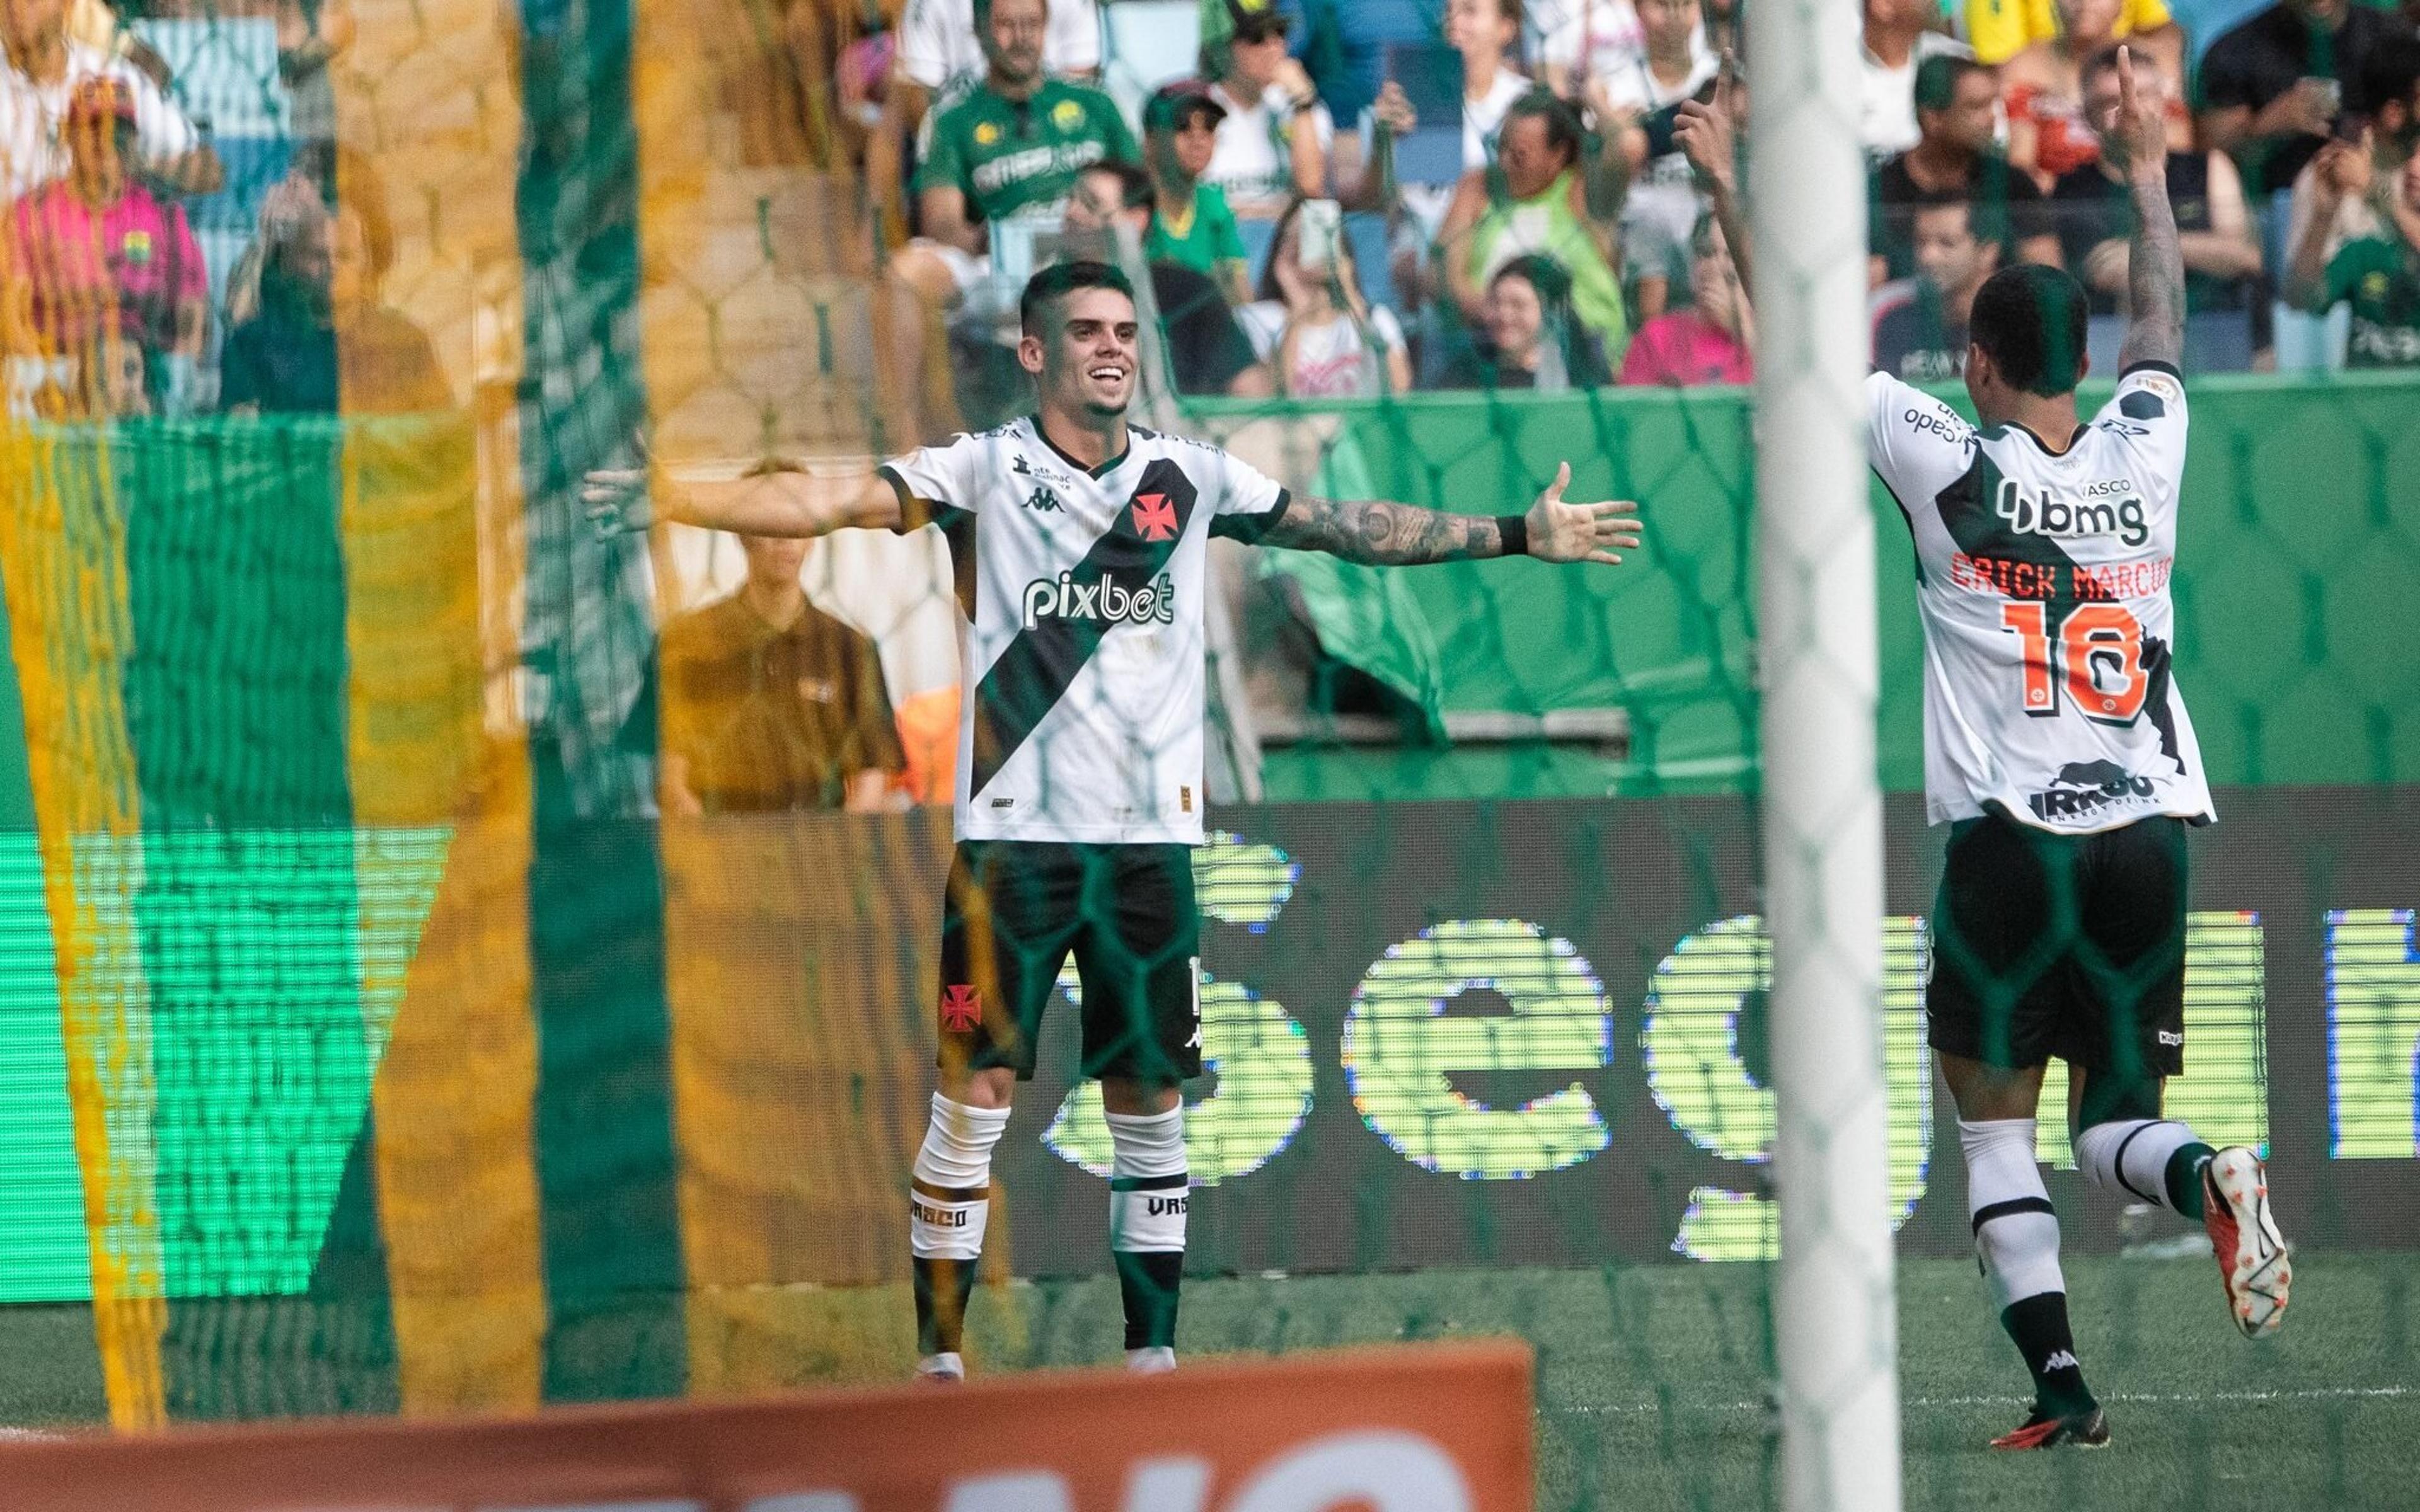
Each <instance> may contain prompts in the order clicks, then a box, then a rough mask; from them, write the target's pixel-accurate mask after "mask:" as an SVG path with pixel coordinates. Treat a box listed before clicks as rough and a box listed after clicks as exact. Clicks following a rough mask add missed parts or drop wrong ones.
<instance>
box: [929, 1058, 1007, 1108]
mask: <svg viewBox="0 0 2420 1512" xmlns="http://www.w3.org/2000/svg"><path fill="white" fill-rule="evenodd" d="M940 1092H941V1095H942V1096H943V1097H946V1098H948V1099H949V1100H950V1101H951V1102H953V1103H963V1104H965V1105H966V1106H968V1107H970V1108H1005V1107H1007V1106H1008V1105H1009V1104H1010V1103H1013V1102H1015V1101H1016V1068H1015V1067H1013V1066H986V1067H985V1068H984V1069H982V1070H981V1071H961V1072H958V1073H957V1074H956V1075H954V1076H953V1075H950V1074H948V1073H946V1072H945V1073H944V1074H943V1075H942V1077H941V1087H940Z"/></svg>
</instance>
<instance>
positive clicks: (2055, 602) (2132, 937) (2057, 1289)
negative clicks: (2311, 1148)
mask: <svg viewBox="0 0 2420 1512" xmlns="http://www.w3.org/2000/svg"><path fill="white" fill-rule="evenodd" d="M2150 77H2154V78H2155V77H2156V75H2152V76H2150ZM2118 82H2119V85H2120V97H2121V98H2120V102H2119V104H2118V120H2117V123H2116V127H2117V129H2116V130H2115V131H2113V132H2112V133H2111V134H2110V135H2108V136H2106V137H2104V138H2103V140H2104V142H2106V143H2107V144H2109V147H2113V148H2115V149H2116V150H2117V151H2118V154H2119V155H2120V157H2121V158H2122V167H2123V170H2124V172H2125V176H2126V182H2127V184H2128V186H2129V187H2130V189H2131V190H2132V193H2133V202H2134V213H2135V226H2134V233H2133V241H2132V244H2131V250H2130V256H2131V263H2130V269H2129V279H2130V285H2129V287H2130V294H2131V300H2130V305H2129V318H2128V323H2127V328H2126V336H2125V341H2124V344H2123V346H2122V347H2120V350H2119V355H2118V361H2119V363H2120V364H2121V367H2122V371H2121V373H2120V375H2119V377H2118V392H2117V394H2116V396H2115V397H2113V398H2112V399H2111V400H2110V401H2109V403H2108V404H2107V405H2105V406H2103V407H2102V410H2101V412H2100V413H2099V414H2098V415H2096V416H2095V417H2094V418H2093V421H2092V423H2091V424H2088V425H2087V424H2081V423H2080V422H2079V420H2078V418H2077V414H2076V407H2075V385H2076V380H2077V379H2078V378H2082V377H2083V376H2084V372H2085V368H2086V359H2085V326H2086V299H2085V293H2084V289H2083V288H2082V287H2081V286H2080V285H2077V283H2076V282H2075V281H2074V280H2073V279H2072V278H2070V277H2069V276H2068V275H2067V274H2065V273H2063V272H2060V271H2058V270H2055V269H2049V268H2040V267H2033V266H2026V267H2019V268H2008V269H2003V270H2000V271H1999V272H1997V273H1995V274H1993V276H1992V278H1991V279H1990V280H1989V281H1988V282H1987V283H1985V284H1984V285H1983V287H1982V288H1981V289H1980V290H1979V291H1978V293H1977V295H1976V297H1975V308H1974V316H1973V320H1972V323H1971V325H1970V327H1969V345H1968V347H1967V351H1966V373H1965V378H1966V391H1967V393H1969V394H1970V395H1971V396H1972V397H1973V398H1974V401H1975V412H1976V414H1977V415H1978V418H1979V419H1980V420H1981V423H1982V428H1981V429H1980V430H1979V431H1978V429H1976V428H1975V427H1973V426H1970V425H1968V424H1966V422H1964V421H1963V420H1962V419H1960V418H1959V417H1958V415H1957V414H1956V413H1954V412H1953V411H1952V410H1951V409H1949V408H1948V406H1947V405H1944V404H1942V403H1940V402H1939V401H1937V400H1935V399H1932V398H1930V397H1928V396H1926V395H1925V394H1923V393H1918V392H1917V391H1916V390H1914V389H1911V388H1909V387H1908V386H1907V385H1905V384H1903V383H1900V382H1899V381H1898V380H1897V379H1895V378H1890V377H1888V376H1886V375H1884V374H1876V375H1874V376H1873V377H1871V378H1868V379H1867V396H1868V402H1869V413H1868V425H1869V445H1870V449H1871V455H1872V459H1873V467H1874V471H1876V472H1877V473H1879V474H1880V475H1881V477H1882V480H1883V482H1884V483H1885V485H1887V486H1889V488H1890V491H1891V493H1892V495H1893V496H1894V497H1896V498H1897V499H1898V501H1899V504H1900V509H1901V510H1902V511H1903V512H1904V513H1905V514H1906V516H1907V521H1908V529H1909V531H1910V532H1912V533H1913V534H1914V536H1915V538H1916V573H1917V579H1918V583H1917V590H1916V602H1917V606H1918V608H1919V609H1920V611H1921V614H1922V617H1923V622H1924V631H1925V663H1924V665H1925V680H1924V725H1925V729H1924V736H1925V792H1926V800H1927V811H1928V814H1929V816H1930V818H1931V821H1932V822H1933V823H1935V824H1942V823H1947V824H1948V825H1950V826H1951V828H1950V832H1949V849H1948V860H1947V869H1946V870H1945V872H1944V873H1943V876H1942V879H1941V893H1940V897H1939V899H1938V900H1937V901H1936V902H1935V903H1934V906H1933V917H1932V934H1933V940H1932V977H1931V986H1930V988H1929V989H1928V992H1927V1008H1928V1015H1929V1018H1930V1021H1931V1029H1930V1038H1931V1044H1932V1048H1933V1050H1934V1051H1935V1052H1936V1053H1937V1054H1938V1055H1939V1057H1940V1061H1941V1072H1942V1075H1943V1077H1944V1079H1945V1080H1947V1083H1948V1086H1949V1091H1950V1095H1951V1097H1952V1098H1954V1099H1955V1100H1956V1102H1957V1104H1958V1140H1959V1144H1960V1147H1961V1148H1962V1149H1963V1150H1964V1152H1965V1158H1966V1183H1967V1208H1968V1212H1969V1214H1970V1216H1971V1217H1972V1219H1973V1222H1974V1229H1975V1248H1976V1251H1977V1253H1978V1255H1979V1257H1981V1259H1982V1265H1983V1274H1984V1277H1985V1279H1986V1281H1987V1282H1988V1283H1989V1285H1990V1287H1991V1290H1992V1296H1993V1302H1994V1303H1995V1304H1997V1305H1998V1307H1999V1309H2000V1321H2001V1323H2002V1325H2003V1326H2004V1327H2006V1328H2007V1330H2008V1333H2009V1337H2010V1338H2011V1339H2013V1340H2015V1342H2016V1346H2017V1350H2018V1351H2019V1352H2020V1353H2021V1354H2023V1355H2024V1361H2025V1365H2026V1367H2027V1368H2028V1369H2029V1370H2030V1371H2031V1372H2032V1374H2033V1380H2034V1394H2035V1396H2034V1408H2033V1412H2032V1413H2031V1414H2030V1415H2029V1416H2028V1417H2027V1418H2026V1420H2025V1422H2024V1424H2023V1425H2022V1426H2021V1427H2018V1428H2016V1429H2015V1430H2014V1431H2012V1432H2010V1433H2009V1434H2007V1435H2006V1436H2004V1437H2002V1438H1999V1439H1996V1440H1994V1441H1993V1447H1995V1448H2002V1449H2039V1448H2046V1447H2049V1446H2051V1445H2053V1444H2058V1443H2082V1444H2102V1443H2108V1442H2109V1427H2108V1423H2107V1420H2106V1419H2105V1417H2104V1416H2103V1414H2102V1411H2101V1408H2100V1405H2099V1403H2098V1402H2097V1401H2096V1400H2095V1399H2094V1397H2093V1395H2092V1392H2091V1390H2090V1388H2088V1387H2087V1386H2086V1384H2085V1381H2084V1371H2083V1368H2082V1367H2081V1366H2080V1365H2078V1364H2077V1362H2076V1357H2075V1341H2074V1339H2073V1337H2072V1336H2071V1335H2070V1333H2069V1330H2068V1318H2067V1292H2066V1283H2065V1281H2064V1280H2063V1279H2062V1278H2061V1276H2060V1273H2059V1266H2058V1218H2057V1216H2056V1214H2055V1213H2054V1212H2053V1211H2052V1210H2051V1204H2050V1198H2049V1196H2048V1193H2047V1192H2046V1190H2045V1189H2044V1187H2043V1185H2042V1179H2041V1172H2040V1168H2039V1167H2038V1166H2037V1165H2036V1164H2035V1161H2034V1118H2035V1112H2036V1105H2037V1103H2039V1101H2040V1096H2041V1083H2042V1071H2043V1068H2044V1066H2045V1065H2046V1064H2047V1063H2048V1061H2049V1059H2050V1057H2053V1056H2056V1057H2059V1058H2060V1059H2062V1060H2064V1061H2066V1062H2067V1063H2068V1067H2069V1071H2070V1074H2071V1078H2072V1080H2071V1097H2070V1106H2069V1120H2070V1127H2071V1130H2072V1132H2073V1134H2074V1147H2075V1159H2076V1164H2077V1165H2080V1166H2082V1167H2083V1169H2084V1173H2085V1175H2086V1178H2087V1179H2088V1180H2091V1181H2092V1182H2093V1184H2094V1185H2096V1186H2099V1187H2102V1188H2103V1189H2105V1190H2112V1191H2117V1192H2122V1193H2124V1194H2126V1195H2127V1196H2130V1197H2132V1198H2133V1199H2135V1200H2137V1201H2141V1202H2147V1203H2153V1204H2157V1205H2159V1206H2162V1207H2164V1208H2168V1209H2170V1210H2171V1211H2175V1212H2177V1213H2179V1214H2180V1215H2182V1216H2183V1217H2185V1218H2188V1219H2198V1220H2200V1221H2201V1222H2202V1223H2203V1224H2204V1225H2205V1226H2206V1227H2207V1228H2208V1229H2209V1231H2210V1237H2211V1244H2212V1245H2213V1247H2214V1248H2215V1250H2216V1253H2217V1257H2218V1266H2219V1274H2220V1278H2221V1280H2222V1281H2223V1282H2224V1283H2225V1287H2226V1305H2227V1311H2228V1313H2229V1315H2230V1316H2231V1317H2232V1318H2233V1319H2234V1320H2235V1322H2236V1325H2237V1326H2238V1327H2239V1328H2241V1329H2242V1332H2243V1333H2244V1334H2245V1335H2251V1336H2257V1335H2262V1334H2266V1333H2268V1332H2269V1331H2270V1330H2272V1329H2273V1328H2275V1327H2276V1326H2277V1323H2278V1319H2279V1318H2280V1316H2281V1315H2282V1314H2283V1313H2284V1311H2285V1308H2286V1291H2287V1284H2288V1279H2289V1266H2288V1257H2287V1252H2286V1245H2285V1242H2284V1241H2283V1240H2281V1239H2280V1238H2279V1237H2278V1233H2277V1227H2276V1224H2275V1223H2274V1222H2273V1220H2272V1218H2271V1216H2270V1211H2269V1199H2268V1190H2269V1189H2268V1180H2269V1179H2268V1173H2267V1171H2266V1170H2265V1169H2264V1168H2263V1167H2262V1165H2261V1162H2260V1157H2259V1155H2258V1154H2257V1152H2255V1151H2253V1150H2251V1149H2244V1148H2242V1147H2240V1146H2238V1147H2234V1148H2230V1149H2215V1150H2214V1149H2211V1147H2210V1146H2209V1145H2207V1144H2204V1143H2203V1142H2202V1141H2201V1140H2199V1139H2197V1138H2195V1135H2194V1132H2193V1130H2191V1129H2189V1128H2187V1127H2186V1126H2185V1125H2184V1124H2182V1123H2180V1122H2178V1121H2176V1120H2175V1119H2164V1118H2162V1117H2161V1116H2160V1103H2161V1093H2162V1090H2163V1086H2164V1080H2165V1078H2167V1077H2169V1076H2173V1075H2176V1074H2177V1073H2179V1072H2181V1071H2182V1070H2183V1069H2184V976H2185V831H2186V829H2187V828H2188V827H2189V826H2192V825H2207V824H2210V823H2211V822H2212V821H2213V820H2214V819H2215V818H2216V815H2215V813H2214V812H2213V811H2212V810H2211V798H2210V787H2209V783H2208V781H2207V779H2206V777H2205V774H2204V773H2203V770H2202V764H2201V752H2200V750H2199V748H2197V747H2196V746H2195V742H2194V730H2193V722H2192V720H2190V719H2189V718H2187V717H2186V716H2185V706H2184V699H2183V697H2182V695H2181V694H2180V692H2179V691H2178V689H2177V686H2176V681H2175V678H2174V676H2173V675H2172V671H2171V669H2172V667H2173V665H2174V658H2173V655H2172V650H2171V637H2172V635H2173V634H2174V630H2173V624H2174V614H2173V611H2172V609H2171V608H2170V605H2169V601H2168V579H2169V573H2170V569H2171V567H2172V565H2173V563H2174V555H2175V550H2176V523H2177V503H2178V497H2179V488H2180V485H2181V483H2182V479H2183V473H2184V464H2185V423H2186V406H2185V391H2184V384H2183V381H2182V379H2181V378H2180V375H2179V373H2178V371H2177V365H2176V364H2177V358H2178V354H2179V351H2180V347H2181V345H2182V341H2183V332H2184V316H2185V284H2184V278H2185V270H2184V264H2183V261H2182V259H2181V257H2180V255H2179V253H2178V248H2177V223H2176V216H2175V214H2174V213H2173V212H2172V211H2171V209H2170V208H2169V205H2168V194H2167V187H2166V180H2165V177H2164V161H2165V151H2166V147H2165V130H2166V128H2165V125H2164V121H2163V118H2162V116H2161V100H2159V99H2158V98H2157V95H2156V93H2155V91H2154V90H2153V89H2152V88H2151V87H2149V84H2148V81H2147V82H2145V83H2143V84H2138V82H2137V78H2136V74H2135V70H2134V68H2133V60H2132V58H2131V57H2130V56H2128V55H2126V54H2120V55H2119V58H2118Z"/></svg>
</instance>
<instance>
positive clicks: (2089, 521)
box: [1993, 478, 2151, 546]
mask: <svg viewBox="0 0 2420 1512" xmlns="http://www.w3.org/2000/svg"><path fill="white" fill-rule="evenodd" d="M2133 486H2134V485H2133V480H2132V479H2116V480H2112V481H2110V482H2107V483H2091V484H2086V485H2085V486H2083V487H2082V488H2080V489H2078V490H2077V492H2079V493H2081V494H2082V495H2083V496H2084V497H2083V498H2081V499H2078V500H2076V501H2073V502H2070V501H2067V500H2066V499H2064V498H2062V497H2060V496H2059V495H2057V494H2055V493H2046V494H2043V495H2042V496H2041V497H2040V498H2039V499H2037V498H2035V497H2033V496H2031V495H2029V494H2027V493H2025V492H2024V490H2023V489H2021V488H2019V487H2018V486H2016V483H2015V482H2014V480H2012V479H2009V478H2002V479H2001V480H2000V491H1999V495H1998V497H1997V498H1995V499H1994V500H1993V512H1994V513H1996V514H1997V515H1998V516H1999V517H2000V518H2002V519H2004V520H2006V521H2007V522H2008V525H2009V530H2011V531H2013V532H2016V533H2017V534H2019V535H2115V536H2117V537H2118V539H2119V540H2120V541H2123V542H2125V543H2126V544H2127V545H2128V546H2141V545H2142V544H2143V543H2144V542H2146V541H2148V540H2149V539H2150V538H2151V525H2150V521H2149V519H2147V518H2145V517H2144V515H2143V501H2141V500H2140V499H2136V498H2133V497H2128V498H2123V499H2119V500H2118V501H2117V502H2115V503H2112V502H2111V501H2110V498H2109V496H2110V495H2113V494H2116V493H2118V492H2120V491H2121V490H2128V489H2132V488H2133Z"/></svg>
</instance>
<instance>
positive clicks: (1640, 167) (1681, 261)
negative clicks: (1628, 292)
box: [1588, 0, 1729, 319]
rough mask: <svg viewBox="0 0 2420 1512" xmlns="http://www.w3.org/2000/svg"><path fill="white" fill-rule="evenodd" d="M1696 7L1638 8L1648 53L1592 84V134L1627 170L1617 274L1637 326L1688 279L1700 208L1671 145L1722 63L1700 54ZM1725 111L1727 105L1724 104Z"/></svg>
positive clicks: (1683, 1)
mask: <svg viewBox="0 0 2420 1512" xmlns="http://www.w3.org/2000/svg"><path fill="white" fill-rule="evenodd" d="M1699 20H1700V17H1699V0H1638V22H1639V25H1640V27H1641V28H1642V29H1643V31H1644V32H1645V34H1646V39H1647V51H1646V52H1645V53H1644V54H1641V55H1640V56H1639V57H1638V58H1637V59H1636V60H1635V61H1633V62H1631V63H1630V64H1629V65H1627V66H1625V67H1622V68H1618V69H1614V70H1613V71H1611V72H1609V73H1606V74H1603V75H1600V76H1599V77H1597V78H1595V79H1591V80H1590V81H1589V93H1588V100H1589V103H1590V106H1591V107H1592V108H1593V109H1594V111H1595V113H1596V120H1597V129H1598V130H1599V131H1606V132H1608V133H1618V136H1619V140H1620V148H1621V154H1622V156H1623V158H1624V160H1625V161H1626V162H1627V164H1628V168H1629V176H1630V189H1629V193H1626V194H1625V195H1623V197H1622V201H1621V250H1622V258H1623V268H1622V270H1623V272H1624V273H1625V274H1627V275H1628V277H1629V280H1630V284H1631V288H1632V292H1633V295H1634V297H1635V299H1636V300H1637V306H1638V314H1639V317H1640V318H1641V319H1652V318H1654V317H1655V316H1659V315H1662V314H1663V313H1664V306H1665V303H1666V301H1668V299H1669V297H1670V290H1671V285H1672V281H1673V279H1674V278H1675V277H1680V278H1683V279H1685V278H1686V277H1688V276H1689V272H1688V269H1689V265H1690V263H1691V261H1692V258H1691V255H1690V252H1689V248H1690V244H1691V240H1692V238H1693V234H1694V232H1695V229H1696V227H1697V224H1698V220H1699V216H1700V215H1701V214H1702V213H1703V212H1704V209H1705V207H1704V206H1703V205H1702V204H1700V203H1699V198H1698V191H1697V188H1696V186H1695V185H1694V184H1693V183H1692V182H1691V178H1690V168H1689V158H1688V154H1686V153H1685V152H1683V151H1682V150H1681V146H1680V144H1679V143H1678V142H1677V141H1675V140H1674V139H1673V135H1672V128H1673V124H1674V122H1675V120H1676V119H1677V116H1676V114H1675V113H1676V112H1677V111H1678V109H1679V107H1680V104H1681V102H1682V101H1683V100H1701V101H1703V100H1712V99H1713V98H1714V89H1715V85H1716V82H1717V79H1718V78H1719V75H1720V72H1721V65H1720V64H1719V62H1718V61H1717V60H1716V59H1714V58H1713V57H1710V56H1708V55H1707V54H1704V53H1703V52H1700V51H1699V49H1698V48H1697V46H1696V43H1697V39H1698V32H1699ZM1725 108H1726V109H1728V108H1729V105H1728V103H1726V105H1725Z"/></svg>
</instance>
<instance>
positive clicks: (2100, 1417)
mask: <svg viewBox="0 0 2420 1512" xmlns="http://www.w3.org/2000/svg"><path fill="white" fill-rule="evenodd" d="M2108 1442H2109V1419H2108V1417H2107V1415H2106V1414H2104V1413H2103V1412H2102V1411H2101V1409H2100V1408H2098V1407H2087V1408H2086V1409H2085V1410H2084V1411H2083V1412H2066V1413H2060V1412H2052V1411H2051V1410H2050V1409H2048V1408H2046V1407H2042V1406H2040V1405H2037V1406H2036V1407H2035V1408H2034V1413H2033V1416H2031V1417H2029V1418H2026V1419H2025V1420H2024V1424H2023V1426H2021V1427H2017V1428H2014V1429H2012V1430H2011V1431H2009V1432H2007V1433H2003V1434H2001V1435H2000V1436H1999V1437H1998V1438H1996V1439H1993V1441H1992V1447H1993V1448H1994V1449H2055V1448H2057V1447H2058V1446H2059V1445H2061V1444H2066V1443H2071V1444H2075V1445H2077V1446H2078V1447H2081V1448H2086V1449H2098V1448H2100V1447H2102V1445H2103V1444H2105V1443H2108Z"/></svg>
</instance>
